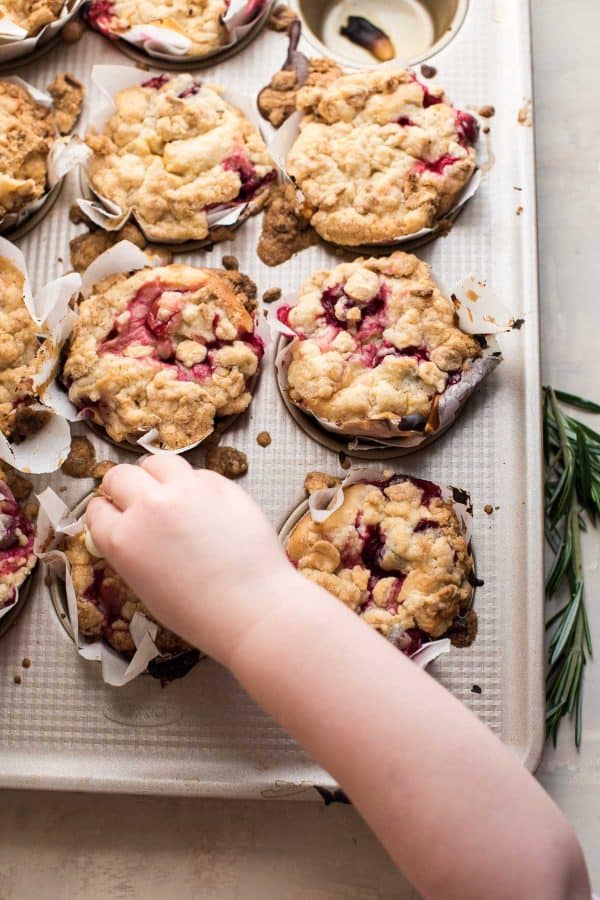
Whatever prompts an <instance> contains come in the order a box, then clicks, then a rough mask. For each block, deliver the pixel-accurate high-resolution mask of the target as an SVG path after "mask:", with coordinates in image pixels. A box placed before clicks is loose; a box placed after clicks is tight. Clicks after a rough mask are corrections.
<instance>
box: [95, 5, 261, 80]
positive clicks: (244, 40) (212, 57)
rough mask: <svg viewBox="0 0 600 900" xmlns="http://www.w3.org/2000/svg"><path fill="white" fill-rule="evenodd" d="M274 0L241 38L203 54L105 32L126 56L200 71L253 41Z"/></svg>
mask: <svg viewBox="0 0 600 900" xmlns="http://www.w3.org/2000/svg"><path fill="white" fill-rule="evenodd" d="M274 3H275V0H267V3H266V5H265V8H264V9H263V11H262V12H261V14H260V15H259V16H258V17H257V18H256V19H255V20H254V21H253V22H252V23H251V24H250V25H249V26H246V27H245V28H244V29H243V30H242V33H241V34H240V35H239V36H238V37H237V38H234V39H233V40H232V41H231V42H230V43H228V44H226V45H224V46H223V47H220V48H219V49H218V50H211V51H210V52H209V53H206V54H204V55H202V56H191V55H190V56H188V55H185V56H182V55H174V54H169V53H153V52H151V51H149V50H145V49H144V48H143V47H140V46H138V44H137V43H133V42H131V41H129V40H127V38H126V37H124V36H123V35H118V34H114V35H105V36H106V37H107V38H108V39H109V40H110V41H111V43H112V44H113V46H116V47H118V48H119V50H120V51H121V52H122V53H124V54H125V56H128V57H129V58H130V59H132V60H134V62H136V63H139V64H141V65H146V66H155V67H156V66H160V68H161V69H166V70H167V71H169V72H196V71H198V70H201V69H207V68H210V67H212V66H215V65H216V64H217V63H221V62H225V60H228V59H231V58H232V57H233V56H236V55H237V54H238V53H240V52H241V51H242V50H244V49H245V48H246V47H247V46H248V45H249V44H251V43H252V42H253V41H254V40H255V39H256V38H257V37H258V35H259V34H260V33H261V32H262V30H263V29H264V28H265V26H266V24H267V21H268V19H269V15H270V13H271V10H272V8H273V5H274Z"/></svg>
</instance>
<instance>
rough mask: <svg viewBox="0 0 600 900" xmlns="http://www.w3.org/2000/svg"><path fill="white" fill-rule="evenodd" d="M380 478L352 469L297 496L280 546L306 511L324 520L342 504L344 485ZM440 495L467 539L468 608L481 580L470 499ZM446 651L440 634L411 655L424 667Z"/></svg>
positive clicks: (449, 492) (449, 491)
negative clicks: (328, 484)
mask: <svg viewBox="0 0 600 900" xmlns="http://www.w3.org/2000/svg"><path fill="white" fill-rule="evenodd" d="M394 475H397V476H398V477H400V478H402V477H404V476H403V475H402V474H400V473H394ZM406 477H407V478H411V477H413V476H410V475H407V476H406ZM384 478H385V475H384V472H383V471H381V470H379V469H374V468H371V467H369V468H357V469H352V470H351V471H350V472H349V474H348V475H347V476H346V478H344V480H343V481H342V482H341V484H340V485H339V486H336V487H333V488H325V489H323V490H321V491H317V492H316V493H314V494H312V495H311V496H310V497H308V498H306V497H304V498H303V499H302V500H299V502H298V503H297V504H296V505H295V506H294V507H293V508H292V509H291V510H290V512H289V513H288V514H287V516H286V517H285V518H284V520H283V522H282V523H281V525H280V527H279V531H278V533H279V540H280V541H281V543H282V544H283V545H284V547H286V546H287V542H288V540H289V537H290V535H291V533H292V531H293V530H294V528H295V527H296V525H298V523H299V522H300V521H301V519H302V518H303V517H304V516H305V515H306V514H307V513H311V515H313V516H314V517H315V521H320V522H322V521H325V520H326V519H327V517H328V515H331V514H332V513H333V512H335V510H336V509H339V507H340V506H341V505H342V503H343V499H344V495H343V489H344V488H345V487H350V486H351V485H352V484H355V483H356V482H358V481H368V482H373V483H374V484H377V482H378V481H382V480H384ZM442 499H444V500H451V501H452V505H453V508H454V512H455V513H456V515H457V517H458V520H459V522H461V524H462V526H463V534H464V536H465V539H466V541H467V545H468V547H469V551H470V553H471V557H472V558H473V579H472V583H473V593H472V596H471V603H470V606H469V611H470V610H472V609H473V608H474V606H475V594H476V592H477V587H478V586H479V585H480V584H482V582H480V581H478V579H477V576H476V574H475V570H476V565H475V555H474V553H473V548H472V545H471V536H472V531H473V510H472V505H471V499H470V496H469V494H468V493H467V492H466V491H463V490H461V489H459V488H454V487H445V488H442ZM449 651H450V640H449V639H448V638H441V639H439V640H435V641H430V642H429V643H428V644H426V645H424V646H423V647H422V648H421V650H419V651H418V652H417V654H415V656H414V657H413V659H414V661H415V662H417V663H418V664H419V665H421V666H422V667H423V668H426V667H427V666H428V665H429V664H430V663H431V662H433V661H434V660H435V659H437V657H438V656H440V655H442V654H444V653H447V652H449Z"/></svg>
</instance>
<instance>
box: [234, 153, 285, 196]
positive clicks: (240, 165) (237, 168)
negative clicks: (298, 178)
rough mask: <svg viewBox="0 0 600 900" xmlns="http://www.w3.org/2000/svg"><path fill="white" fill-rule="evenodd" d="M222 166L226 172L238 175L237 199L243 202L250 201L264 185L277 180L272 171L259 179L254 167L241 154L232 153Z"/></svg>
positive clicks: (275, 174)
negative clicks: (239, 184) (239, 182)
mask: <svg viewBox="0 0 600 900" xmlns="http://www.w3.org/2000/svg"><path fill="white" fill-rule="evenodd" d="M222 166H223V168H224V169H225V171H226V172H237V174H238V175H239V178H240V181H241V182H242V184H241V187H240V192H239V194H238V196H237V199H238V200H242V201H244V202H247V201H248V200H251V199H252V198H253V197H255V196H256V194H258V192H259V191H260V190H261V189H262V188H263V187H264V186H265V185H266V184H270V183H271V182H272V181H275V179H276V178H277V173H276V172H275V171H273V170H272V171H271V172H267V174H266V175H263V177H262V178H259V176H258V175H257V173H256V169H255V167H254V166H253V165H252V163H251V162H250V160H249V159H248V158H247V157H246V156H244V154H243V153H233V154H232V155H231V156H228V157H227V158H226V159H224V160H223V162H222Z"/></svg>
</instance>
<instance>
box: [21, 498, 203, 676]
mask: <svg viewBox="0 0 600 900" xmlns="http://www.w3.org/2000/svg"><path fill="white" fill-rule="evenodd" d="M94 496H95V493H94V492H92V493H91V494H88V495H87V496H86V497H84V498H83V500H81V501H80V502H79V503H78V504H77V505H76V506H75V507H74V508H73V509H72V510H70V511H69V509H68V508H67V507H66V506H65V504H64V503H63V502H62V500H60V498H59V497H58V496H57V495H56V494H54V492H53V491H52V490H51V489H50V488H47V489H46V491H44V493H43V494H42V495H40V497H39V500H40V510H41V526H40V536H39V547H40V548H44V549H43V550H42V549H38V555H39V557H40V559H42V560H43V561H44V562H45V563H46V565H47V567H48V570H49V575H50V578H49V591H50V598H51V601H52V606H53V608H54V611H55V612H56V616H57V618H58V621H59V622H60V624H61V625H62V627H63V628H64V630H65V633H66V634H67V635H68V637H69V638H70V639H71V641H72V642H73V644H74V645H75V647H76V648H77V652H78V653H79V655H80V656H81V657H83V658H84V659H86V660H89V661H92V662H97V663H101V665H102V677H103V680H104V681H105V682H106V683H107V684H110V685H112V686H113V687H122V686H124V685H125V684H128V683H129V682H131V681H133V680H134V679H135V678H137V677H138V676H139V675H151V676H152V677H153V678H157V679H158V680H160V681H161V682H163V683H166V682H169V681H173V680H175V679H178V678H182V677H184V676H185V675H187V673H188V672H189V671H190V670H191V669H192V668H193V667H194V666H195V665H196V663H198V662H199V661H200V660H201V659H203V658H205V654H203V653H201V652H200V651H199V650H196V649H194V648H190V650H185V651H182V652H181V653H173V654H168V655H167V654H162V655H161V654H160V653H159V652H158V650H157V648H156V647H155V645H154V637H155V635H156V632H157V626H156V625H155V624H154V623H152V622H150V620H149V619H147V618H146V616H143V615H141V614H136V615H135V616H134V620H135V619H136V616H139V619H138V620H137V622H136V623H135V631H134V632H133V633H134V634H135V635H136V645H137V648H138V649H137V651H136V653H135V654H134V656H133V658H132V659H131V660H127V659H126V657H125V656H122V655H121V654H119V653H118V652H117V651H116V650H114V649H113V648H112V647H110V646H109V644H107V643H106V642H105V641H103V640H98V641H90V642H87V641H84V640H80V638H79V625H78V620H77V598H76V595H75V592H74V589H73V585H72V582H71V577H70V566H69V563H68V560H67V558H66V555H65V554H64V553H63V552H62V551H61V550H58V549H57V548H56V538H57V537H58V538H59V539H60V537H61V536H62V535H67V534H71V535H73V534H77V533H78V532H79V531H81V528H82V527H84V526H83V522H82V517H83V515H84V513H85V510H86V508H87V505H88V503H89V502H90V500H91V499H92V497H94ZM51 532H53V533H54V534H53V535H52V534H51ZM49 543H50V549H47V548H48V545H49ZM142 620H143V621H142Z"/></svg>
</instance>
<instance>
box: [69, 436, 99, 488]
mask: <svg viewBox="0 0 600 900" xmlns="http://www.w3.org/2000/svg"><path fill="white" fill-rule="evenodd" d="M95 465H96V451H95V450H94V446H93V444H92V443H91V441H90V439H89V438H87V437H85V436H83V435H75V437H73V439H72V441H71V450H70V451H69V455H68V456H67V458H66V459H65V461H64V463H63V464H62V466H61V470H62V471H63V472H64V473H65V475H70V476H71V478H93V472H94V466H95Z"/></svg>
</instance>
